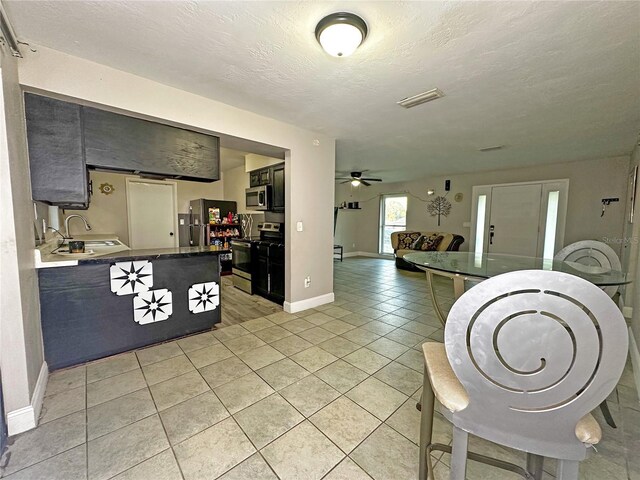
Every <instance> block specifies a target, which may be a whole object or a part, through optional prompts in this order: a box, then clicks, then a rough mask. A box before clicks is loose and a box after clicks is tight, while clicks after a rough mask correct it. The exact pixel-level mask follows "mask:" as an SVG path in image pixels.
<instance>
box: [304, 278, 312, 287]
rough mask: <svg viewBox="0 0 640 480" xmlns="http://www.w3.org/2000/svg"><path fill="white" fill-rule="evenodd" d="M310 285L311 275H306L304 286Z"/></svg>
mask: <svg viewBox="0 0 640 480" xmlns="http://www.w3.org/2000/svg"><path fill="white" fill-rule="evenodd" d="M310 286H311V277H306V278H305V279H304V288H309V287H310Z"/></svg>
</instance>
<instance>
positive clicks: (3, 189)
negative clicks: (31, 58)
mask: <svg viewBox="0 0 640 480" xmlns="http://www.w3.org/2000/svg"><path fill="white" fill-rule="evenodd" d="M0 62H1V65H2V66H1V69H2V93H1V96H2V98H1V99H0V112H2V114H0V205H2V208H1V209H0V225H1V227H0V228H1V230H0V272H2V273H1V275H0V332H1V333H0V369H1V370H2V389H3V392H4V401H5V409H6V412H7V413H8V414H12V413H14V412H16V411H19V410H22V409H28V407H29V406H30V405H31V403H32V398H33V397H34V390H35V388H36V382H37V381H38V375H39V372H40V370H41V368H42V367H43V359H44V355H43V349H42V332H41V328H40V301H39V297H38V277H37V274H36V270H35V269H34V260H33V249H34V248H35V240H34V224H33V221H34V218H35V216H34V209H33V204H32V202H31V181H30V177H29V163H28V160H27V150H26V132H25V125H24V111H23V103H22V96H21V93H20V87H19V84H18V70H17V68H18V67H17V60H16V59H15V58H13V57H11V56H10V55H7V54H5V52H4V51H3V52H2V54H1V59H0ZM33 416H34V413H33V411H31V417H32V418H31V421H32V422H33V421H34V420H35V419H34V418H33ZM30 426H32V425H30ZM27 428H29V427H27ZM12 429H13V425H12V422H11V419H9V433H10V434H11V433H12ZM13 433H16V432H15V430H14V431H13Z"/></svg>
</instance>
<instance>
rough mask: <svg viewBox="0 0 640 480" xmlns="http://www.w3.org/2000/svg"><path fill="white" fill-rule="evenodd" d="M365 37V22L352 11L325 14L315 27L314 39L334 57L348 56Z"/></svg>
mask: <svg viewBox="0 0 640 480" xmlns="http://www.w3.org/2000/svg"><path fill="white" fill-rule="evenodd" d="M366 37H367V24H366V23H365V21H364V20H363V19H362V18H360V17H359V16H357V15H355V14H353V13H347V12H339V13H332V14H331V15H327V16H326V17H324V18H323V19H322V20H320V22H318V26H317V27H316V39H317V40H318V43H320V45H321V46H322V48H323V49H324V51H325V52H327V53H328V54H329V55H332V56H334V57H348V56H349V55H351V54H352V53H353V52H355V51H356V49H357V48H358V47H359V46H360V44H361V43H362V42H364V39H365V38H366Z"/></svg>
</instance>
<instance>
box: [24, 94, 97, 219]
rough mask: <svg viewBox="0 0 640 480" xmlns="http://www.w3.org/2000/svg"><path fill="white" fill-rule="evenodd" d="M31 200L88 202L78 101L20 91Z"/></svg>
mask: <svg viewBox="0 0 640 480" xmlns="http://www.w3.org/2000/svg"><path fill="white" fill-rule="evenodd" d="M24 102H25V115H26V123H27V142H28V145H29V168H30V170H31V191H32V196H33V199H34V200H38V201H41V202H45V203H48V204H50V205H58V206H61V207H64V208H87V207H88V206H89V197H90V196H89V175H88V171H87V166H86V163H85V156H84V151H83V144H82V111H81V107H80V106H79V105H76V104H73V103H68V102H63V101H60V100H55V99H53V98H48V97H43V96H40V95H35V94H31V93H25V94H24Z"/></svg>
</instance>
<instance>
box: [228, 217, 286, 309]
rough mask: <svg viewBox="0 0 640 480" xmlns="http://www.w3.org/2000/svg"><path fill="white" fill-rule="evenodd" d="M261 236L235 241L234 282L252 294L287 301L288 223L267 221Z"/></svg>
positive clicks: (259, 226) (233, 249) (264, 223)
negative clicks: (285, 274)
mask: <svg viewBox="0 0 640 480" xmlns="http://www.w3.org/2000/svg"><path fill="white" fill-rule="evenodd" d="M258 231H259V232H260V236H259V237H249V238H240V239H234V240H232V241H231V250H232V252H233V255H232V273H233V277H232V279H233V285H234V286H235V287H237V288H239V289H240V290H242V291H244V292H247V293H249V294H254V293H256V294H258V295H261V296H263V297H265V298H268V299H270V300H273V301H275V302H279V303H282V302H283V301H284V224H283V223H279V222H263V223H261V224H259V225H258Z"/></svg>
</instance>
